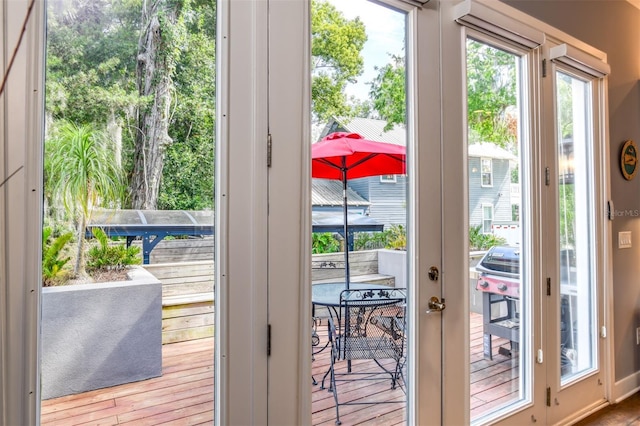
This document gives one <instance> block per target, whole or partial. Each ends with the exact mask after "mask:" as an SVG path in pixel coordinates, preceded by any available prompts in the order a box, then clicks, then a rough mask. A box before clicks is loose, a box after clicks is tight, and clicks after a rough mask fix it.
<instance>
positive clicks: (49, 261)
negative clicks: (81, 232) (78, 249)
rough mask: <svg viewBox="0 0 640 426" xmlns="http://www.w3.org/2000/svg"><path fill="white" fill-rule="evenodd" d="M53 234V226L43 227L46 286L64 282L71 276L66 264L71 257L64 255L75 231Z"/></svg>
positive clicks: (43, 260)
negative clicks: (54, 235) (56, 235)
mask: <svg viewBox="0 0 640 426" xmlns="http://www.w3.org/2000/svg"><path fill="white" fill-rule="evenodd" d="M52 234H53V230H52V229H51V228H49V227H45V228H43V229H42V284H43V285H44V286H45V287H48V286H53V285H59V284H62V283H64V282H65V281H66V280H67V279H68V277H69V271H67V270H65V269H64V266H65V265H66V264H67V262H69V260H70V259H71V258H70V257H68V256H66V257H65V256H64V248H65V246H66V245H67V243H68V242H69V241H71V238H73V233H71V232H67V233H65V234H62V235H60V236H58V237H56V238H53V237H52Z"/></svg>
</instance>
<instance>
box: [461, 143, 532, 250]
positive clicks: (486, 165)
mask: <svg viewBox="0 0 640 426" xmlns="http://www.w3.org/2000/svg"><path fill="white" fill-rule="evenodd" d="M468 157H469V162H468V167H469V171H468V176H469V226H470V227H474V226H478V225H480V226H482V232H483V233H485V234H489V233H493V232H494V231H497V233H499V234H500V232H501V230H502V229H511V227H512V226H515V224H514V219H515V218H514V216H513V215H514V214H517V211H519V204H520V199H519V197H518V196H517V194H515V193H514V194H512V190H511V170H512V169H513V168H514V167H516V166H517V158H516V157H515V156H514V155H513V154H511V153H510V152H509V151H507V150H506V149H503V148H500V147H499V146H497V145H495V144H493V143H488V142H482V143H471V144H469V148H468ZM503 227H506V228H503ZM495 228H497V229H495ZM498 230H500V231H498ZM516 234H517V233H516ZM503 236H505V237H506V235H503ZM507 240H508V242H510V243H514V244H515V243H517V241H512V240H511V238H507Z"/></svg>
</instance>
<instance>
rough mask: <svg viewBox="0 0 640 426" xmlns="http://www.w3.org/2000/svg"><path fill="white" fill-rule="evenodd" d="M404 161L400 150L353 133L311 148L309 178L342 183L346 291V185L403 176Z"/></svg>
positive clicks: (333, 136)
mask: <svg viewBox="0 0 640 426" xmlns="http://www.w3.org/2000/svg"><path fill="white" fill-rule="evenodd" d="M405 159H406V149H405V147H404V146H400V145H394V144H390V143H384V142H375V141H370V140H367V139H365V138H363V137H362V136H361V135H359V134H357V133H345V132H335V133H330V134H328V135H327V136H325V137H324V138H323V139H322V140H321V141H319V142H317V143H314V144H313V145H311V176H312V177H314V178H324V179H336V180H340V181H342V194H343V206H342V208H343V210H344V219H343V220H344V238H345V242H346V244H345V248H344V269H345V284H346V288H349V227H348V223H347V209H348V207H347V181H348V180H349V179H356V178H362V177H368V176H379V175H399V174H405V173H406V165H405V163H406V161H405Z"/></svg>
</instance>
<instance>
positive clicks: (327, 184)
mask: <svg viewBox="0 0 640 426" xmlns="http://www.w3.org/2000/svg"><path fill="white" fill-rule="evenodd" d="M311 203H312V205H313V206H342V205H343V203H344V200H343V197H342V182H340V181H339V180H331V179H312V180H311ZM347 205H349V206H369V205H371V203H370V202H369V201H367V200H365V199H364V198H362V197H361V196H360V195H359V194H358V193H357V192H356V191H354V190H353V189H351V188H349V187H348V186H347Z"/></svg>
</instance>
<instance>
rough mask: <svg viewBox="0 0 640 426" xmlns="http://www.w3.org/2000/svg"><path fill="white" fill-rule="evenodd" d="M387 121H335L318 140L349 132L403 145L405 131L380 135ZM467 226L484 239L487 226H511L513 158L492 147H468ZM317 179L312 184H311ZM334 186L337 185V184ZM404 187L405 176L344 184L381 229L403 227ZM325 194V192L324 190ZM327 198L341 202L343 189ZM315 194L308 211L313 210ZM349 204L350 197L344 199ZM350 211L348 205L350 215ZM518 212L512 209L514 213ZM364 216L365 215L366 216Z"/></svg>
mask: <svg viewBox="0 0 640 426" xmlns="http://www.w3.org/2000/svg"><path fill="white" fill-rule="evenodd" d="M386 124H387V123H386V121H384V120H376V119H373V118H353V119H350V120H343V119H337V118H334V119H333V120H331V121H330V122H329V123H328V124H327V125H326V126H325V128H324V129H323V130H322V132H321V134H320V139H322V138H323V137H325V136H326V135H328V134H329V133H333V132H352V133H358V134H360V135H362V136H363V137H364V138H366V139H370V140H374V141H378V142H385V143H392V144H396V145H405V144H406V131H405V129H404V127H401V126H394V127H393V128H392V129H391V130H385V126H386ZM468 155H469V226H478V225H482V227H483V231H484V232H485V233H491V232H492V226H493V225H495V224H497V225H498V226H511V221H512V220H513V217H512V210H513V209H514V207H512V205H518V204H519V200H518V198H516V197H512V195H511V169H512V167H514V166H516V164H517V163H516V161H517V158H516V157H515V156H514V155H513V154H511V153H510V152H508V151H507V150H505V149H503V148H500V147H499V146H497V145H495V144H492V143H487V142H483V143H472V144H470V145H469V154H468ZM318 180H319V179H313V181H314V185H315V182H316V181H318ZM336 182H337V181H336ZM406 183H407V179H406V176H404V175H388V176H372V177H367V178H362V179H353V180H350V181H349V182H348V189H349V194H352V193H353V192H355V193H357V195H358V196H359V197H361V198H362V199H363V200H365V201H367V202H369V206H368V215H369V216H370V217H372V218H374V219H376V220H377V221H378V222H380V223H384V224H385V226H387V227H388V226H390V225H403V226H404V225H405V224H406V207H407V206H406ZM325 189H327V190H330V189H329V188H325ZM333 190H334V191H336V195H334V196H333V197H332V198H334V199H336V198H337V199H339V200H340V201H341V200H342V196H341V194H342V187H341V186H340V185H339V184H337V185H336V186H335V187H334V188H333ZM315 196H316V192H315V189H314V199H313V202H314V204H313V209H314V210H317V209H319V208H320V206H319V205H317V204H316V198H315ZM348 197H349V199H350V197H351V195H348ZM353 208H354V206H352V205H351V202H349V210H352V209H353ZM515 210H517V207H516V208H515ZM365 214H366V213H365Z"/></svg>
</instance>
